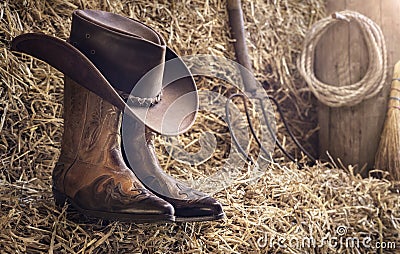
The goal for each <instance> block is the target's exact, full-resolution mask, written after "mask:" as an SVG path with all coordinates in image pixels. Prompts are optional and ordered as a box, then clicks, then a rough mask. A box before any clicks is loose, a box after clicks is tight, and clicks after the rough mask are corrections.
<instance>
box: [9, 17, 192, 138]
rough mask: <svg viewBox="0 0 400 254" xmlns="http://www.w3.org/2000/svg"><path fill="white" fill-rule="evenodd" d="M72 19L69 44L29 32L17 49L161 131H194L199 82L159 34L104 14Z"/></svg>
mask: <svg viewBox="0 0 400 254" xmlns="http://www.w3.org/2000/svg"><path fill="white" fill-rule="evenodd" d="M73 16H74V18H73V23H72V27H73V29H72V31H73V33H71V35H70V38H69V41H68V42H66V41H63V40H60V39H57V38H55V37H52V36H47V35H44V34H39V33H28V34H23V35H20V36H18V37H17V38H15V39H14V40H13V42H12V45H11V48H12V50H15V51H19V52H23V53H26V54H29V55H32V56H34V57H36V58H38V59H41V60H44V61H45V62H47V63H49V64H51V65H52V66H53V67H55V68H56V69H58V70H59V71H61V72H63V73H64V74H65V75H66V76H68V77H70V78H71V79H72V80H73V81H75V82H77V83H79V84H82V85H83V86H84V87H86V88H87V89H89V90H90V91H92V92H94V93H95V94H97V95H98V96H100V97H102V98H105V99H106V100H108V101H109V102H110V103H112V104H114V105H115V106H117V107H118V108H120V109H121V110H125V113H128V114H131V115H133V116H134V117H136V118H138V119H139V120H140V121H141V122H143V123H145V125H146V126H147V127H149V128H150V129H151V130H153V131H155V132H157V133H161V134H164V135H177V134H180V133H183V132H185V131H187V130H188V129H189V128H190V127H191V125H192V124H193V123H194V121H195V118H196V112H197V109H198V95H197V89H196V85H195V82H194V80H193V77H192V76H191V73H190V72H189V70H188V69H187V67H186V65H185V64H184V63H183V61H182V60H181V59H180V58H179V57H178V56H177V54H176V53H175V52H173V51H172V50H171V49H170V48H168V47H167V46H166V44H165V41H164V39H163V38H162V37H161V36H160V35H159V34H158V33H157V32H156V31H154V30H153V29H151V28H150V27H148V26H146V25H145V24H142V23H140V22H139V21H136V20H132V19H129V18H125V17H123V16H120V15H116V14H113V13H109V12H104V11H98V10H77V11H75V12H74V13H73ZM108 24H112V26H110V25H108ZM89 55H90V59H91V60H89V58H88V56H89Z"/></svg>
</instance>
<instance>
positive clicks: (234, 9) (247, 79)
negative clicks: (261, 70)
mask: <svg viewBox="0 0 400 254" xmlns="http://www.w3.org/2000/svg"><path fill="white" fill-rule="evenodd" d="M227 4H228V15H229V24H230V26H231V32H232V37H233V38H234V39H235V42H234V44H233V45H234V47H235V53H236V61H237V62H238V63H239V64H240V65H243V66H244V67H245V68H246V69H247V70H248V71H246V70H242V69H241V70H240V73H241V75H242V79H243V84H244V89H245V90H246V91H247V92H249V93H253V92H255V91H256V90H257V81H256V80H255V78H254V76H253V74H252V73H253V70H252V67H251V61H250V57H249V53H248V51H247V45H246V38H245V31H244V22H243V11H242V7H241V3H240V0H228V3H227Z"/></svg>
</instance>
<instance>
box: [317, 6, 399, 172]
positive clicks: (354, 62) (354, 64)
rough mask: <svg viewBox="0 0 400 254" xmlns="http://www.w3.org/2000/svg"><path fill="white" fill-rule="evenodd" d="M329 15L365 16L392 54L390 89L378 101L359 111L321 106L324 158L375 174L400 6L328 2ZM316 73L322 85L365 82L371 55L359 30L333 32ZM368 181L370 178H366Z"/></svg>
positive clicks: (348, 27) (344, 27)
mask: <svg viewBox="0 0 400 254" xmlns="http://www.w3.org/2000/svg"><path fill="white" fill-rule="evenodd" d="M326 9H327V13H329V14H330V13H332V12H334V11H341V10H345V9H347V10H354V11H357V12H360V13H362V14H364V15H366V16H367V17H369V18H370V19H372V20H373V21H375V22H376V23H377V24H378V25H379V26H380V27H381V29H382V31H383V33H384V36H385V39H386V45H387V49H388V68H389V69H388V73H387V74H388V76H387V82H386V84H387V86H386V87H385V88H384V89H383V91H382V92H381V93H380V94H379V95H378V96H376V97H374V98H371V99H369V100H367V101H364V102H362V103H360V104H358V105H356V106H354V107H340V108H330V107H327V106H325V105H322V104H321V103H320V104H319V105H318V119H319V125H320V132H319V139H320V144H319V148H320V154H321V158H326V156H324V154H325V152H326V151H329V153H330V154H331V155H332V157H333V158H335V159H336V158H340V159H341V160H342V161H343V163H344V164H345V165H348V164H352V165H355V164H356V165H358V166H359V169H360V168H361V167H362V166H363V165H366V168H372V167H373V164H374V157H375V153H376V149H377V146H378V143H379V139H380V133H381V130H382V126H383V122H384V117H385V114H386V105H387V97H388V92H389V87H390V77H391V76H392V69H393V66H394V64H395V62H396V61H397V60H399V59H400V44H399V43H398V42H400V31H399V30H400V21H399V19H398V18H397V17H398V13H400V1H397V0H385V1H383V0H368V1H363V0H340V1H337V0H327V2H326ZM315 54H316V59H315V73H316V75H317V77H318V78H319V79H321V80H322V81H323V82H326V83H330V84H338V85H345V84H346V85H347V84H350V83H355V82H357V81H358V80H360V79H361V78H362V77H363V76H364V74H365V72H366V70H367V67H368V62H369V58H368V51H367V48H366V44H365V42H364V40H363V36H362V33H361V32H360V29H359V27H358V26H357V25H356V24H354V23H351V24H346V23H344V22H343V23H340V25H337V26H336V25H335V26H334V27H332V28H330V29H329V30H328V31H327V32H326V34H325V35H324V36H323V37H322V38H321V40H320V43H319V44H318V46H317V49H316V52H315ZM363 175H364V176H365V175H367V172H363Z"/></svg>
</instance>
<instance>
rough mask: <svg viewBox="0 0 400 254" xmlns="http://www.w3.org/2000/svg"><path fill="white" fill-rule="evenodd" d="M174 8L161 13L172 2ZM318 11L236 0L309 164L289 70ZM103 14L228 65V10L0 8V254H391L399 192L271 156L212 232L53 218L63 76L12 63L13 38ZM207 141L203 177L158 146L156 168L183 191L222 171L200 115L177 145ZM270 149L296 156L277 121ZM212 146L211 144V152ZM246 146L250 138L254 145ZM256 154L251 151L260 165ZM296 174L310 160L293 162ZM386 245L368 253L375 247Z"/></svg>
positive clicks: (233, 190)
mask: <svg viewBox="0 0 400 254" xmlns="http://www.w3.org/2000/svg"><path fill="white" fill-rule="evenodd" d="M171 2H172V1H171ZM323 6H324V3H323V1H322V0H308V1H299V0H296V1H286V0H282V1H263V2H260V1H253V0H249V1H244V3H243V9H244V13H245V14H246V22H245V25H246V29H247V33H248V37H249V41H248V42H249V44H250V45H249V51H250V54H251V56H252V60H253V66H254V71H255V75H256V77H257V79H258V80H259V81H260V82H261V83H262V84H263V85H264V87H265V88H266V89H267V91H268V93H269V94H270V95H272V96H273V97H275V98H277V99H278V100H279V102H280V103H281V104H282V105H283V109H284V113H285V115H286V116H287V118H288V119H291V121H290V126H291V128H292V129H293V131H294V133H295V134H296V136H297V137H299V139H300V141H301V143H302V144H303V145H304V146H305V147H306V148H307V149H308V150H310V151H311V152H312V153H314V154H315V153H316V149H315V147H316V145H315V144H316V143H317V139H316V137H317V130H318V128H317V124H316V112H315V100H314V99H313V97H312V96H311V93H310V92H304V89H303V90H302V91H303V92H302V93H300V92H298V91H299V89H301V88H304V87H305V83H304V81H303V80H302V79H301V78H300V75H299V73H298V72H297V69H296V56H298V54H299V51H300V48H301V42H302V40H303V38H304V35H305V32H306V31H307V29H308V28H309V27H310V26H311V25H312V24H313V23H314V22H316V21H317V20H318V19H320V18H322V17H324V16H325V13H324V7H323ZM78 8H79V9H83V8H92V9H102V10H107V11H111V12H115V13H119V14H123V15H125V16H130V17H132V18H135V19H138V20H141V21H142V22H144V23H146V24H148V25H149V26H151V27H153V28H155V29H156V30H157V31H158V32H160V33H161V34H162V35H163V36H164V38H165V40H166V42H167V44H168V45H169V46H170V47H172V48H173V49H174V50H175V51H176V52H178V53H179V54H180V55H182V56H186V55H197V54H210V55H214V56H220V57H226V58H229V59H234V49H233V45H232V42H231V40H230V39H229V36H230V35H229V25H228V16H227V11H226V6H225V1H221V0H215V1H201V0H193V1H174V2H173V3H170V2H168V1H160V2H156V3H154V2H147V1H142V0H139V1H128V0H116V1H105V0H104V1H92V0H87V1H85V0H71V1H61V0H53V1H45V0H29V1H26V0H13V1H7V0H6V1H5V2H4V3H1V4H0V58H1V61H0V112H1V115H0V165H1V166H0V253H45V252H47V253H203V252H204V253H267V252H270V253H377V252H381V253H399V252H400V236H399V232H400V194H399V193H398V188H396V186H395V185H394V183H392V182H390V181H388V180H385V179H375V178H372V177H370V178H364V179H363V178H361V177H360V176H359V175H355V174H354V173H353V172H354V167H351V166H348V167H343V166H341V165H335V164H333V163H321V162H319V163H317V164H316V165H315V166H304V167H303V168H301V169H300V168H298V167H297V166H296V165H295V164H294V163H292V162H288V160H287V159H286V158H284V157H283V155H282V154H281V153H280V152H279V151H278V150H277V149H276V151H275V153H274V155H273V156H274V159H275V163H273V164H269V165H263V166H261V171H262V175H261V176H260V177H258V178H257V179H251V178H249V170H247V171H246V170H244V172H243V173H242V175H240V177H238V178H237V179H236V178H235V179H233V181H232V182H231V184H230V185H229V186H227V187H225V188H224V189H221V190H219V191H218V192H216V193H213V196H214V197H215V198H217V199H218V200H219V201H220V202H221V203H222V204H224V210H225V213H226V218H225V219H224V220H221V221H214V222H195V223H169V224H162V223H159V224H157V223H155V224H134V223H132V224H131V223H121V222H106V221H100V220H95V219H90V218H86V217H83V216H81V215H79V214H77V213H76V212H74V211H71V210H67V206H65V207H64V208H63V209H57V208H56V206H55V204H54V201H53V198H52V193H51V171H52V169H53V167H54V166H55V163H56V162H57V159H58V156H59V154H60V147H61V136H62V130H63V119H62V112H63V105H62V101H63V100H62V97H63V83H62V77H63V76H62V74H61V73H60V72H58V71H57V70H55V69H53V68H51V67H50V66H48V65H47V64H45V63H43V62H40V61H38V60H35V59H32V58H30V57H28V56H22V57H21V56H20V55H16V54H12V53H11V51H10V50H9V49H8V46H9V42H10V40H11V39H12V38H13V37H15V36H17V35H19V34H21V33H24V32H31V31H36V32H38V31H41V32H43V33H46V34H49V35H54V36H57V37H59V38H62V39H66V38H67V37H68V33H69V29H70V23H71V13H72V11H73V10H75V9H78ZM196 81H197V85H198V88H199V90H200V91H214V92H218V93H220V94H221V95H222V96H224V95H225V94H224V93H225V92H224V91H223V90H224V89H221V87H224V85H226V84H225V83H224V82H222V81H220V80H218V79H216V78H204V77H197V78H196ZM208 130H210V131H211V130H213V131H215V130H218V135H217V136H218V137H219V139H218V138H217V141H218V140H219V141H220V142H219V143H218V146H217V148H218V149H217V150H216V152H215V154H213V156H212V157H211V158H210V159H209V160H207V161H206V162H204V163H203V164H201V165H197V166H193V167H189V166H188V165H186V164H184V163H182V162H179V161H178V160H175V159H174V158H171V156H170V155H169V154H168V153H167V152H166V147H165V144H164V139H163V138H162V137H157V138H156V148H157V152H158V156H159V160H160V162H161V165H162V166H163V167H164V168H165V169H166V170H167V171H168V172H169V173H171V174H172V175H174V176H176V177H178V178H181V179H185V178H186V180H188V179H189V178H190V179H198V178H200V177H201V176H202V175H204V174H211V173H213V172H215V171H216V170H217V169H219V168H221V167H223V166H224V159H226V154H227V151H228V152H229V149H230V146H229V144H227V142H224V141H225V140H230V139H229V132H228V130H227V128H226V124H225V123H224V122H222V121H221V120H220V117H219V116H218V115H215V113H213V112H203V111H202V112H200V113H199V116H198V118H197V121H196V123H195V125H194V126H193V128H192V129H191V131H190V132H189V133H187V134H185V135H182V136H181V137H180V140H181V142H182V143H183V144H184V145H186V147H187V149H188V150H191V151H196V149H198V148H199V142H195V141H198V140H199V137H200V134H201V133H202V132H204V131H208ZM277 130H278V131H277V133H278V139H279V140H283V144H284V147H285V148H286V149H288V150H289V151H290V152H291V153H293V154H295V156H297V157H298V158H300V157H301V153H300V152H299V151H297V150H296V148H295V146H294V144H293V143H292V142H291V141H290V140H289V139H285V137H287V134H286V132H285V130H284V128H283V126H282V122H281V121H280V119H279V118H277ZM221 140H222V142H221ZM252 142H253V145H254V140H252ZM257 151H258V150H257V148H256V147H255V146H254V147H253V148H252V149H251V152H252V153H253V154H254V156H255V155H257ZM301 161H302V162H306V161H307V158H305V157H304V158H302V159H301ZM379 246H382V247H385V248H381V249H376V247H379Z"/></svg>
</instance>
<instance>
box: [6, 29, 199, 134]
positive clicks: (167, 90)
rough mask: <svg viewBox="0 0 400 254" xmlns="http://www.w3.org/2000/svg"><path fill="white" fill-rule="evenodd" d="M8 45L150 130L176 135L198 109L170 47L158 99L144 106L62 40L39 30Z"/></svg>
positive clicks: (190, 81)
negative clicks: (128, 97)
mask: <svg viewBox="0 0 400 254" xmlns="http://www.w3.org/2000/svg"><path fill="white" fill-rule="evenodd" d="M11 49H12V50H13V51H17V52H21V53H25V54H29V55H31V56H33V57H35V58H37V59H40V60H42V61H45V62H46V63H48V64H50V65H52V66H53V67H54V68H56V69H57V70H59V71H61V72H62V73H64V74H65V75H66V76H68V77H70V78H71V79H72V80H73V81H75V82H76V83H78V84H80V85H82V86H83V87H85V88H87V89H88V90H90V91H91V92H93V93H95V94H96V95H98V96H100V97H101V98H103V99H105V100H107V101H108V102H110V103H111V104H113V105H114V106H116V107H117V108H119V109H121V110H123V111H124V113H125V114H127V113H129V114H130V115H131V116H134V117H136V118H138V120H140V121H141V122H143V123H144V124H145V125H146V126H147V127H149V128H150V129H151V130H152V131H154V132H157V133H160V134H163V135H178V134H181V133H183V132H185V131H187V130H188V129H189V128H190V127H191V126H192V125H193V123H194V121H195V118H196V114H197V110H198V94H197V88H196V84H195V82H194V80H193V77H192V75H191V74H190V71H189V70H188V69H187V67H186V65H185V64H184V63H183V61H182V60H181V59H180V58H179V57H178V56H177V55H176V54H175V52H173V51H172V50H171V49H168V48H167V52H166V63H167V62H171V61H172V62H173V63H174V64H172V65H168V64H166V69H165V72H164V73H165V75H164V80H163V96H162V99H161V101H160V102H158V103H157V104H156V105H154V106H151V107H148V108H146V107H136V106H130V105H128V104H127V103H126V102H125V101H124V100H123V99H122V98H121V97H120V95H119V94H118V93H117V91H116V90H115V89H114V88H113V87H112V86H111V84H110V83H109V82H108V81H107V79H106V78H105V77H104V76H103V75H102V74H101V73H100V71H99V70H98V69H97V68H96V66H94V65H93V63H92V62H91V61H90V60H89V59H88V58H87V57H86V56H85V55H83V54H82V53H81V52H80V51H79V50H77V49H76V48H75V47H73V46H72V45H71V44H69V43H68V42H66V41H63V40H60V39H58V38H56V37H53V36H49V35H45V34H41V33H27V34H23V35H19V36H17V37H16V38H14V39H13V40H12V43H11ZM82 70H84V71H82Z"/></svg>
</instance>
